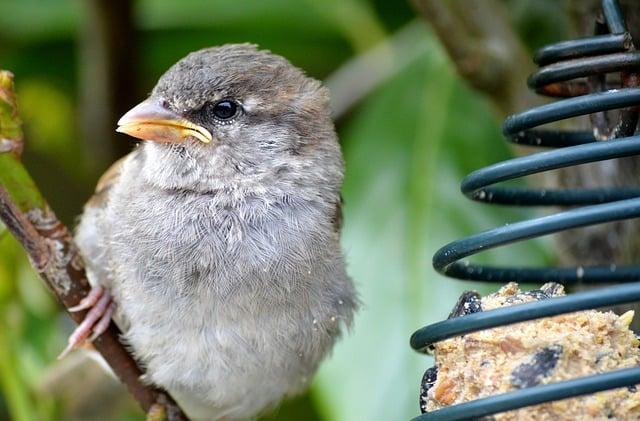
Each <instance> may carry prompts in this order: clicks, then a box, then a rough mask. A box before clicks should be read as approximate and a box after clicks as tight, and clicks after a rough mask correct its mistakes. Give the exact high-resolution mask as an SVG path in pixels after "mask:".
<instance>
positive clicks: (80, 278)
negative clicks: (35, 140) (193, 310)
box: [0, 71, 187, 421]
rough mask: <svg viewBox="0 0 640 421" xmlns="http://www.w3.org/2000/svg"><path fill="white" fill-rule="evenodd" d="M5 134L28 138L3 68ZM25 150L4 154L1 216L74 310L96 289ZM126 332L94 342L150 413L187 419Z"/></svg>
mask: <svg viewBox="0 0 640 421" xmlns="http://www.w3.org/2000/svg"><path fill="white" fill-rule="evenodd" d="M0 139H2V140H3V141H6V142H8V143H12V144H16V143H21V142H22V132H21V130H20V124H19V120H18V118H17V112H16V104H15V98H14V95H13V75H11V74H10V73H9V72H4V71H0ZM20 146H21V145H20ZM19 149H20V148H10V149H8V152H4V153H0V219H1V220H2V222H4V224H5V225H6V226H7V228H8V229H9V230H10V231H11V233H12V234H13V235H14V236H15V237H16V239H17V240H18V241H19V242H20V244H22V246H23V248H24V249H25V251H26V252H27V254H28V255H29V258H30V259H31V262H32V264H33V266H34V268H35V269H36V270H37V271H38V273H39V275H40V277H41V278H42V279H43V280H44V281H45V283H46V284H47V286H48V287H49V288H50V289H51V291H52V292H53V293H54V294H55V296H56V298H57V299H58V300H59V301H60V302H61V303H62V304H63V305H64V306H65V308H67V309H68V308H69V307H72V306H75V305H77V304H78V303H79V302H80V300H81V299H82V298H83V297H85V296H86V295H87V293H88V292H89V290H90V285H89V282H88V281H87V277H86V273H85V266H84V262H83V261H82V258H81V257H80V254H79V253H78V249H77V247H76V246H75V244H74V243H73V240H72V236H71V233H70V232H69V230H68V229H67V228H66V227H65V226H64V225H63V224H62V223H61V222H60V221H59V220H58V219H57V218H56V216H55V214H54V213H53V211H52V210H51V209H50V208H49V206H48V205H47V203H46V201H45V200H44V199H43V198H42V196H41V195H40V192H39V191H38V190H37V188H36V186H35V184H34V183H33V180H32V179H31V177H30V176H29V175H28V173H27V172H26V170H25V169H24V167H23V166H22V164H21V162H20V160H19V154H17V153H13V152H14V151H15V150H19ZM85 314H86V312H76V313H69V315H70V316H71V318H72V319H73V320H74V321H75V322H76V323H80V322H81V321H82V320H83V319H84V316H85ZM120 335H121V332H120V330H119V329H118V328H117V327H116V326H115V324H113V323H112V324H111V325H110V327H109V329H108V330H107V331H106V332H105V333H103V334H102V335H100V336H99V337H98V338H96V340H95V341H93V345H94V346H95V348H96V349H97V350H98V352H99V353H100V354H101V355H102V357H103V358H104V359H105V361H106V362H107V363H108V364H109V366H110V367H111V369H112V370H113V372H114V373H115V374H116V375H117V376H118V378H120V380H121V381H122V382H123V383H124V384H125V385H126V386H127V389H128V390H129V392H130V393H131V394H132V395H133V397H134V398H135V399H136V400H137V401H138V403H139V404H140V406H141V407H142V409H143V410H144V411H145V412H147V413H149V411H152V412H153V414H154V417H157V412H158V408H162V409H163V410H164V411H165V412H166V415H167V419H168V420H175V421H178V420H187V417H186V416H185V415H184V413H183V412H182V411H181V409H180V408H179V407H178V406H177V404H176V403H175V402H174V401H173V399H171V397H170V396H169V395H168V394H167V393H166V392H164V391H162V390H159V389H156V388H153V387H152V386H149V385H145V384H143V383H142V381H141V379H140V376H141V375H142V371H141V370H140V368H139V367H138V366H137V364H136V362H135V361H134V359H133V357H132V356H131V355H130V354H129V353H128V352H127V350H126V348H125V347H124V346H123V345H122V343H121V342H120V340H119V337H120Z"/></svg>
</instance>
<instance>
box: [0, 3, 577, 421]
mask: <svg viewBox="0 0 640 421" xmlns="http://www.w3.org/2000/svg"><path fill="white" fill-rule="evenodd" d="M107 3H109V2H105V1H101V2H100V1H83V0H0V68H4V69H8V70H11V71H12V72H14V73H15V75H16V85H17V93H18V100H19V107H20V112H21V115H22V118H23V120H24V127H25V131H26V139H27V144H26V151H25V155H24V160H25V163H26V166H27V168H29V170H30V171H31V172H32V174H33V176H34V178H35V179H36V181H37V182H38V184H39V185H40V187H41V189H42V190H43V192H44V194H45V196H46V197H47V198H48V200H49V202H50V204H51V205H52V207H53V208H54V210H55V211H56V212H57V213H58V216H59V217H60V218H61V219H62V220H63V221H64V222H65V223H67V224H69V225H71V226H72V225H73V224H74V221H75V218H76V217H77V216H78V215H79V214H80V212H81V208H82V204H83V203H84V201H85V200H86V199H87V198H88V197H89V195H90V194H91V192H92V189H93V186H94V185H95V182H96V180H97V177H98V176H99V175H100V174H101V172H102V171H103V170H104V169H105V168H106V167H107V166H108V164H109V163H110V162H111V161H113V160H114V159H115V158H116V157H117V156H118V155H119V154H122V153H125V152H126V151H127V150H128V149H130V148H131V147H132V145H133V142H132V141H131V139H128V138H127V137H125V136H122V135H117V134H115V133H114V132H113V129H114V128H115V120H114V119H115V118H116V117H117V114H118V113H121V112H122V111H124V110H126V109H127V108H128V107H131V106H132V105H134V104H135V103H137V102H138V101H139V100H141V99H142V98H143V97H144V96H145V95H146V93H147V92H149V90H150V89H151V87H152V86H153V85H154V84H155V81H156V80H157V78H158V77H159V76H160V75H161V74H162V72H163V71H164V70H166V68H167V67H168V66H170V65H171V64H172V63H174V62H175V61H177V60H178V59H179V58H181V57H183V56H184V55H185V54H186V53H188V52H190V51H192V50H195V49H199V48H202V47H206V46H211V45H216V44H222V43H226V42H254V43H257V44H259V45H260V46H261V47H263V48H266V49H270V50H272V51H274V52H275V53H278V54H281V55H284V56H285V57H287V58H289V59H290V60H291V61H292V62H293V63H294V64H295V65H297V66H299V67H301V68H304V69H305V70H306V71H307V72H308V73H309V74H310V75H312V76H314V77H316V78H318V79H321V80H324V81H325V82H326V83H327V84H328V86H329V87H330V88H331V89H332V95H333V100H334V105H335V107H336V108H335V109H336V111H337V112H336V124H337V129H338V132H339V135H340V139H341V143H342V145H343V150H344V154H345V159H346V162H347V177H346V182H345V186H344V192H343V195H344V198H345V208H344V212H345V228H344V236H343V247H344V249H345V251H346V254H347V260H348V265H349V273H350V274H351V276H352V277H353V278H354V280H355V282H356V284H357V286H358V289H359V291H360V294H361V298H362V301H363V303H364V305H363V308H362V310H361V312H360V314H359V315H358V317H357V319H356V322H355V325H354V328H353V330H352V332H351V333H350V334H349V335H347V336H346V337H344V338H343V339H342V341H341V342H340V343H339V345H338V346H337V347H336V348H335V350H334V352H333V354H332V355H331V356H330V358H329V359H328V360H327V362H326V363H325V364H324V365H323V366H322V368H321V370H320V372H319V374H318V376H317V378H316V380H315V382H314V384H313V387H312V389H311V391H310V393H309V394H308V395H306V396H303V397H301V398H299V399H296V400H293V401H291V402H288V403H285V404H284V405H282V406H281V408H280V409H279V410H278V411H277V412H276V413H275V414H274V415H272V416H271V417H270V418H269V419H274V420H298V419H304V420H403V419H409V418H411V417H412V416H414V415H416V414H417V413H418V402H417V400H418V390H419V383H420V379H421V376H422V374H423V372H424V370H425V369H426V368H427V367H429V366H430V365H431V364H432V360H431V358H430V357H427V356H424V355H419V354H416V353H414V352H413V351H412V350H411V349H410V347H409V345H408V341H409V336H410V335H411V333H412V332H413V331H414V330H415V329H417V328H419V327H421V326H423V325H425V324H427V323H431V322H434V321H437V320H440V319H443V318H446V316H447V314H448V312H449V310H450V309H451V307H452V306H453V304H454V303H455V301H456V299H457V297H458V295H459V294H460V293H461V292H462V291H463V290H465V289H472V288H473V289H478V288H480V290H481V291H488V290H490V289H494V288H495V286H480V287H479V286H478V285H473V284H470V283H464V282H458V281H452V280H447V279H445V278H443V277H442V276H440V275H438V274H436V273H435V272H434V271H433V269H432V268H431V256H432V254H433V253H434V252H435V250H437V248H439V247H440V246H442V245H444V244H445V243H447V242H449V241H452V240H454V239H456V238H459V237H461V236H464V235H468V234H471V233H474V232H477V231H480V230H484V229H488V228H491V227H494V226H498V225H501V224H503V223H507V222H511V221H516V220H519V219H523V218H525V217H528V216H531V215H530V214H529V213H530V211H527V210H523V209H504V208H496V207H491V206H485V205H479V204H476V203H472V202H470V201H468V200H466V199H465V198H464V197H463V196H462V195H461V194H460V193H459V187H458V184H459V182H460V180H461V179H462V177H463V176H464V175H466V174H467V173H469V172H470V171H472V170H474V169H477V168H479V167H482V166H485V165H488V164H491V163H494V162H496V161H499V160H502V159H506V158H508V157H509V156H511V155H512V151H510V150H509V149H508V147H507V145H506V144H505V143H504V142H503V141H502V138H501V135H500V127H499V124H500V121H499V120H498V118H497V117H496V115H495V114H494V111H493V110H492V107H491V105H490V104H489V102H488V101H486V100H485V99H484V98H483V97H481V96H480V95H479V94H477V93H475V92H474V91H473V90H472V89H470V88H469V87H468V86H466V85H465V83H464V82H463V81H462V80H461V79H460V78H459V77H458V76H457V75H456V74H455V70H454V68H453V66H452V64H451V63H450V61H449V59H448V57H447V56H446V53H445V51H444V50H443V48H442V46H441V45H440V43H439V41H438V40H437V39H436V37H435V36H434V35H433V34H432V33H431V32H430V30H429V28H428V26H427V25H425V24H424V23H423V22H422V21H420V20H419V19H418V18H417V17H416V14H415V12H414V11H413V10H412V8H411V6H410V4H408V2H405V1H401V0H325V1H317V0H244V1H229V0H227V1H222V0H209V1H205V0H173V1H172V0H139V1H133V2H131V7H132V14H131V16H130V22H129V24H131V25H132V27H133V28H134V29H133V31H132V32H131V33H129V32H127V31H131V28H127V25H128V23H127V20H128V18H127V16H126V15H125V14H119V13H115V14H114V15H112V16H110V17H109V18H108V20H107V21H106V22H107V23H106V24H108V25H116V27H117V28H118V31H120V25H122V32H119V33H124V34H125V35H126V37H128V38H127V39H125V47H126V48H120V49H116V50H115V54H116V57H115V58H114V57H111V58H107V59H106V62H105V61H104V57H101V55H100V54H101V53H100V50H99V48H100V47H99V46H100V45H101V44H100V43H101V42H104V40H101V39H100V35H99V34H100V31H99V28H100V25H104V24H105V22H102V21H100V19H101V18H100V17H99V16H98V17H97V15H96V13H97V12H96V11H98V12H99V11H100V7H101V6H100V4H102V5H104V4H107ZM114 3H117V4H118V5H119V6H114V7H115V8H116V11H117V7H121V6H122V5H125V6H126V3H128V2H126V1H121V0H117V1H115V0H114ZM505 3H506V5H507V7H508V8H509V11H510V15H511V17H512V19H513V23H514V25H515V26H516V28H517V30H518V33H519V34H520V36H521V37H522V39H523V41H524V42H525V44H526V45H527V46H528V47H529V48H530V49H534V48H536V47H538V46H540V45H542V44H544V43H546V42H549V41H554V40H558V39H562V38H563V37H564V36H565V35H566V34H565V33H564V31H563V25H562V21H561V18H560V17H559V16H561V14H560V13H558V10H560V8H561V7H562V3H563V2H561V1H551V0H545V1H537V0H512V1H506V2H505ZM131 25H130V26H131ZM129 43H130V44H129ZM119 52H122V57H124V59H123V58H122V57H120V55H119V54H118V53H119ZM112 53H114V52H112ZM113 61H115V62H116V63H117V64H116V65H115V67H113V63H112V64H111V66H112V67H109V66H110V64H109V63H110V62H113ZM112 72H123V73H119V76H118V77H119V78H120V79H119V80H124V81H125V82H126V83H127V84H128V85H126V86H110V85H109V84H108V83H106V84H105V83H104V80H105V78H106V79H108V78H109V77H110V75H111V73H112ZM105 74H106V75H105ZM127 78H129V79H127ZM127 80H128V81H127ZM522 83H523V84H524V83H525V81H524V80H523V81H522ZM105 86H106V87H107V89H105ZM109 104H111V105H109ZM114 104H115V105H114ZM110 113H111V114H110ZM105 116H107V117H105ZM545 250H548V247H547V244H545V243H543V242H540V241H536V242H529V243H525V244H522V245H517V246H514V247H509V248H507V249H501V250H496V251H495V252H490V253H485V254H484V255H482V256H480V257H479V260H482V261H485V262H492V263H496V264H499V263H500V262H505V261H509V262H510V263H511V264H514V263H515V264H524V265H535V264H547V263H549V262H550V261H551V259H552V258H551V257H550V256H548V255H547V254H546V253H548V252H546V251H545ZM71 330H72V323H71V321H70V320H69V319H68V317H67V316H66V315H65V314H64V313H63V312H62V311H61V308H60V306H59V305H58V304H57V303H56V302H55V301H54V300H53V299H52V296H51V295H50V294H49V292H48V291H47V290H46V289H45V288H44V287H43V285H42V284H41V282H40V281H39V279H38V278H37V276H36V274H35V273H34V272H33V270H32V269H31V268H30V266H29V263H28V261H27V260H26V258H25V256H24V253H23V252H22V251H21V249H20V248H19V247H18V246H17V245H16V243H15V241H14V240H13V239H12V238H11V237H10V235H8V234H2V236H1V237H0V420H20V421H22V420H61V419H65V420H67V419H72V420H73V419H76V420H80V419H109V420H111V419H113V420H139V419H144V415H143V414H142V413H141V412H140V411H139V410H138V409H137V407H136V404H135V403H134V402H132V401H131V400H130V398H129V397H128V395H127V394H126V392H125V391H124V390H123V389H122V388H121V387H120V386H119V385H118V384H117V382H115V381H114V380H113V379H110V378H109V377H108V376H105V375H104V374H102V371H101V370H99V369H96V366H95V364H94V363H93V362H92V361H91V360H89V359H87V358H86V357H85V356H84V355H82V353H75V354H74V355H72V356H70V357H68V358H67V359H65V360H63V361H56V356H57V355H58V353H59V352H60V351H61V350H62V349H63V348H64V345H65V341H66V337H67V335H68V334H69V332H70V331H71ZM222 387H223V386H222ZM260 387H261V385H256V387H255V393H260Z"/></svg>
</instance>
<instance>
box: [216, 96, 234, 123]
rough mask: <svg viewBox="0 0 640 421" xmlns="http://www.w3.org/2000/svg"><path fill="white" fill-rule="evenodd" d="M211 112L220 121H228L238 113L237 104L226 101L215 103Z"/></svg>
mask: <svg viewBox="0 0 640 421" xmlns="http://www.w3.org/2000/svg"><path fill="white" fill-rule="evenodd" d="M211 111H212V112H213V115H214V116H216V117H217V118H219V119H220V120H229V119H230V118H232V117H234V116H235V115H236V114H237V113H238V104H236V103H235V102H233V101H230V100H228V99H223V100H222V101H219V102H216V103H215V104H214V105H213V107H212V109H211Z"/></svg>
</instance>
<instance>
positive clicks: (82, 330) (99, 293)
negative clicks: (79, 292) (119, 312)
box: [58, 285, 116, 359]
mask: <svg viewBox="0 0 640 421" xmlns="http://www.w3.org/2000/svg"><path fill="white" fill-rule="evenodd" d="M115 308H116V303H115V302H114V301H113V299H112V298H111V294H110V293H109V291H107V290H106V289H104V287H102V286H99V285H98V286H95V287H93V288H91V291H90V292H89V294H87V296H86V297H84V298H83V299H82V300H81V301H80V303H78V305H76V306H74V307H71V308H69V311H70V312H72V313H75V312H77V311H82V310H89V311H87V314H86V315H85V316H84V320H83V321H82V323H80V324H79V325H78V327H76V329H75V330H74V331H73V333H72V334H71V336H69V343H68V344H67V347H66V348H65V349H64V351H62V353H61V354H60V356H59V357H58V359H61V358H63V357H64V356H65V355H67V354H68V353H69V352H70V351H71V350H72V349H74V348H77V347H79V346H80V345H82V344H84V343H85V341H87V340H88V341H89V342H91V341H93V340H94V339H96V338H97V337H98V336H100V335H101V334H103V333H104V332H105V331H106V330H107V328H108V327H109V324H110V323H111V316H112V315H113V312H114V311H115Z"/></svg>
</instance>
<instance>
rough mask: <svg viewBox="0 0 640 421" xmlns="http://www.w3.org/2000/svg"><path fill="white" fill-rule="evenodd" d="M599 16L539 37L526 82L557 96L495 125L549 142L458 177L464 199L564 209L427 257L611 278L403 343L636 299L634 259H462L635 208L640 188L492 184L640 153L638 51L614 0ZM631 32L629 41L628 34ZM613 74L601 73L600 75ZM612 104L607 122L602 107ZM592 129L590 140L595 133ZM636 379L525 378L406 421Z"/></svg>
mask: <svg viewBox="0 0 640 421" xmlns="http://www.w3.org/2000/svg"><path fill="white" fill-rule="evenodd" d="M602 15H603V19H599V20H598V21H597V22H596V34H595V35H594V36H591V37H587V38H581V39H576V40H571V41H565V42H560V43H557V44H553V45H549V46H546V47H544V48H542V49H540V50H539V51H537V52H536V53H535V55H534V61H535V63H536V64H538V65H539V66H540V68H539V70H538V71H537V72H535V73H533V74H532V75H531V76H530V77H529V80H528V85H529V87H530V88H531V89H533V90H535V91H536V92H537V93H540V94H542V95H547V96H551V97H556V98H560V99H559V100H558V101H556V102H553V103H550V104H547V105H543V106H539V107H536V108H532V109H529V110H526V111H524V112H521V113H518V114H514V115H511V116H509V117H508V118H507V119H506V120H505V121H504V123H503V134H504V136H505V137H506V139H507V140H508V141H510V142H513V143H516V144H520V145H528V146H534V147H544V148H550V149H551V150H548V151H544V152H539V153H535V154H531V155H528V156H523V157H519V158H515V159H510V160H508V161H504V162H500V163H498V164H495V165H491V166H489V167H485V168H482V169H480V170H478V171H475V172H473V173H471V174H470V175H468V176H467V177H466V178H465V179H464V180H463V181H462V184H461V190H462V192H463V193H464V194H465V195H466V196H467V197H468V198H470V199H471V200H475V201H479V202H485V203H493V204H498V205H511V206H567V207H571V208H570V210H566V211H562V212H560V213H556V214H552V215H549V216H544V217H539V218H535V219H531V220H526V221H521V222H517V223H512V224H510V225H505V226H502V227H499V228H495V229H491V230H488V231H485V232H482V233H479V234H476V235H472V236H469V237H466V238H463V239H460V240H457V241H454V242H452V243H449V244H447V245H446V246H444V247H442V248H441V249H440V250H438V251H437V252H436V254H435V255H434V256H433V266H434V268H435V269H436V270H437V271H438V272H440V273H442V274H444V275H446V276H449V277H452V278H456V279H464V280H474V281H484V282H500V283H504V282H510V281H516V282H520V283H531V282H536V283H541V282H559V283H563V284H565V285H567V284H577V283H580V284H604V283H616V284H619V285H615V286H610V287H606V288H602V289H597V290H590V291H588V292H580V293H575V294H571V295H569V296H565V297H557V298H550V299H547V300H544V301H537V302H530V303H525V304H520V305H515V306H510V307H504V308H499V309H495V310H490V311H484V312H478V313H473V314H468V315H465V316H463V317H456V318H451V319H449V320H445V321H441V322H438V323H434V324H431V325H428V326H425V327H423V328H421V329H419V330H417V331H416V332H414V334H413V335H412V336H411V341H410V342H411V347H412V348H413V349H415V350H416V351H419V352H428V351H429V349H430V347H431V346H432V345H433V344H434V343H435V342H438V341H442V340H445V339H448V338H452V337H455V336H459V335H463V334H466V333H470V332H475V331H479V330H483V329H488V328H493V327H497V326H503V325H507V324H512V323H517V322H523V321H527V320H533V319H538V318H542V317H549V316H554V315H558V314H563V313H569V312H574V311H578V310H586V309H592V308H599V307H604V306H611V305H616V304H624V303H631V302H636V301H640V282H639V281H640V266H631V265H627V266H623V265H617V264H615V262H611V264H609V265H599V266H576V267H556V268H522V267H495V266H485V265H478V264H473V263H469V262H466V261H463V259H465V258H466V257H469V256H472V255H474V254H476V253H479V252H481V251H484V250H487V249H491V248H495V247H499V246H503V245H507V244H510V243H514V242H518V241H523V240H527V239H531V238H535V237H539V236H544V235H548V234H553V233H557V232H561V231H565V230H569V229H575V228H580V227H585V226H590V225H596V224H602V223H606V222H612V221H620V220H625V219H631V218H637V217H640V188H637V187H611V188H580V189H562V190H548V189H532V188H512V187H506V186H501V185H496V184H498V183H501V182H504V181H508V180H512V179H516V178H520V177H523V176H527V175H531V174H537V173H542V172H545V171H550V170H555V169H559V168H566V167H571V166H575V165H580V164H585V163H591V162H597V161H605V160H610V159H615V158H622V157H630V156H635V155H640V136H634V133H635V131H636V126H637V124H638V115H639V108H638V107H639V106H640V88H638V87H637V86H638V85H639V84H640V81H639V79H638V76H639V72H640V53H639V52H637V51H636V47H635V44H634V40H633V38H632V36H631V34H630V33H629V31H628V30H627V27H626V23H625V19H624V16H623V13H622V11H621V8H620V6H619V4H618V1H617V0H603V1H602ZM636 41H637V40H636ZM613 73H615V74H619V75H620V80H619V81H618V80H616V81H610V80H609V79H608V78H607V75H608V74H613ZM611 111H617V112H616V119H615V120H616V121H615V122H614V124H610V123H607V117H608V116H607V117H605V113H606V112H609V114H611ZM586 115H589V116H590V117H591V122H592V125H593V131H564V130H551V129H540V128H538V127H539V126H542V125H545V124H548V123H553V122H557V121H561V120H565V119H569V118H573V117H578V116H586ZM596 136H597V137H598V139H596ZM638 383H640V367H637V368H628V369H622V370H616V371H612V372H608V373H604V374H598V375H592V376H587V377H581V378H577V379H573V380H569V381H562V382H558V383H552V384H545V385H541V386H535V387H529V388H525V389H521V390H518V391H514V392H509V393H504V394H501V395H496V396H492V397H489V398H482V399H477V400H474V401H470V402H465V403H462V404H458V405H453V406H449V407H445V408H442V409H438V410H435V411H432V412H428V413H424V414H422V415H420V416H418V417H416V418H415V419H414V421H418V420H419V421H427V420H434V421H435V420H440V421H443V420H465V419H476V418H478V417H482V416H487V415H492V414H497V413H500V412H504V411H508V410H513V409H518V408H522V407H525V406H530V405H535V404H539V403H544V402H550V401H554V400H559V399H564V398H569V397H575V396H580V395H585V394H589V393H595V392H599V391H603V390H609V389H614V388H619V387H624V386H631V385H635V384H638Z"/></svg>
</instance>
